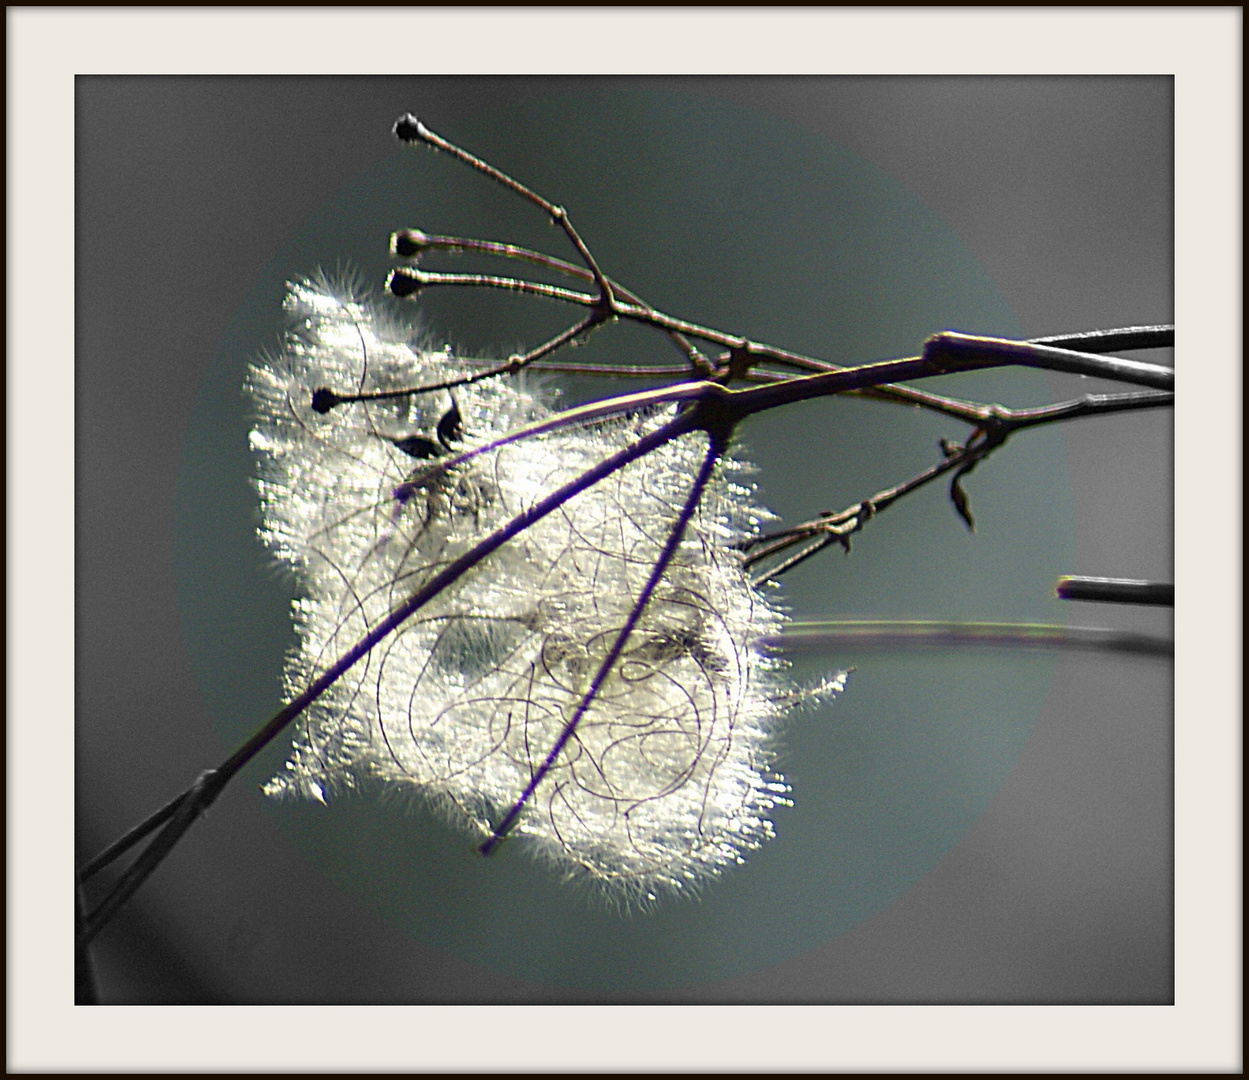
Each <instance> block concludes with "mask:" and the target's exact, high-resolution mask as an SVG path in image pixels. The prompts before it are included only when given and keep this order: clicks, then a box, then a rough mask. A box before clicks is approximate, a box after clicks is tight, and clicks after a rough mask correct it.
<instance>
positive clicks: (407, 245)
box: [390, 229, 429, 259]
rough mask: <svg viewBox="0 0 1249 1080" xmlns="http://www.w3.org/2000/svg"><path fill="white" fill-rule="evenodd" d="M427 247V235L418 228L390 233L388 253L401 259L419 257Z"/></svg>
mask: <svg viewBox="0 0 1249 1080" xmlns="http://www.w3.org/2000/svg"><path fill="white" fill-rule="evenodd" d="M427 247H429V237H428V236H427V235H426V234H425V233H423V232H421V230H420V229H402V230H400V231H399V232H396V233H391V235H390V253H391V254H392V255H397V256H398V257H399V258H401V259H415V258H419V256H420V254H421V252H422V251H424V250H425V249H426V248H427Z"/></svg>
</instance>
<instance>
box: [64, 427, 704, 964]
mask: <svg viewBox="0 0 1249 1080" xmlns="http://www.w3.org/2000/svg"><path fill="white" fill-rule="evenodd" d="M695 426H697V425H696V423H695V414H694V413H693V412H691V411H686V412H683V413H681V414H679V415H678V416H677V417H676V418H675V419H674V420H671V421H669V422H668V423H667V424H665V425H663V426H662V427H660V428H657V429H656V430H655V431H653V432H651V433H650V434H649V435H646V436H643V437H642V438H641V439H639V440H638V441H637V442H635V443H633V444H631V445H630V446H627V447H625V448H624V449H623V450H620V451H618V452H617V453H615V454H613V455H611V456H610V457H608V458H606V459H604V460H603V461H601V462H600V463H599V464H598V465H596V466H595V467H594V468H592V469H590V470H588V471H586V472H585V473H582V475H581V476H579V477H577V478H576V479H575V480H572V481H569V482H568V483H567V484H565V485H563V486H562V487H560V488H558V489H557V490H555V491H553V492H551V494H549V495H547V496H546V497H545V498H543V499H541V500H540V501H539V502H537V503H535V504H534V505H533V506H531V507H530V508H529V509H528V510H525V511H523V512H522V513H520V514H518V515H516V517H514V518H513V519H512V520H511V521H509V522H508V523H507V524H506V525H504V526H503V527H501V528H500V529H498V530H496V531H495V532H493V533H492V534H491V535H490V536H488V537H486V538H485V539H484V540H482V541H481V542H480V543H478V544H476V545H475V546H474V547H472V548H471V549H470V550H469V551H467V552H465V553H464V554H463V555H461V556H460V557H459V558H458V559H455V560H454V561H452V562H450V563H448V564H447V566H445V567H444V568H443V569H442V570H440V571H439V572H438V573H437V574H435V575H434V577H432V578H431V579H430V580H429V581H428V582H427V583H426V584H425V585H423V586H422V587H421V588H420V589H418V590H416V592H414V593H413V594H412V595H411V596H409V597H408V598H407V599H406V600H405V601H404V602H403V603H401V604H400V605H398V606H397V607H396V608H395V609H394V610H393V611H392V612H391V614H390V615H389V616H388V617H387V618H386V619H384V620H382V621H381V622H380V623H379V624H378V625H377V626H376V627H374V628H373V630H371V631H370V632H369V633H368V634H366V635H365V636H364V637H363V638H361V640H360V641H359V642H357V643H356V645H354V646H353V647H352V648H351V649H350V650H348V651H347V652H346V653H345V654H344V655H343V656H341V657H340V658H339V659H338V660H336V661H335V662H334V663H333V664H332V665H330V667H328V668H327V669H326V670H325V671H324V672H323V673H322V674H321V675H320V676H318V677H317V678H316V679H315V680H314V681H313V682H312V683H310V684H309V685H308V686H307V687H306V688H305V689H304V690H303V691H302V692H301V693H300V694H299V695H298V696H297V697H295V698H294V699H292V700H291V702H290V703H289V704H287V705H286V706H285V707H284V708H282V709H280V710H279V711H278V712H277V713H276V714H275V715H274V716H273V718H272V719H270V720H269V722H268V723H266V724H265V725H264V726H263V727H262V728H261V729H260V730H259V731H258V732H256V734H255V735H253V736H252V737H251V738H250V739H248V740H247V741H246V742H245V743H244V744H243V745H242V746H241V747H239V749H238V750H236V751H235V752H234V753H233V754H232V755H230V757H229V758H227V759H226V761H224V762H223V763H222V764H221V765H220V766H218V768H216V769H212V770H209V771H208V772H206V773H204V774H202V775H201V776H200V778H199V779H198V780H196V782H195V783H194V784H193V785H192V786H191V787H190V788H188V789H187V790H186V791H185V792H184V793H183V794H182V795H181V796H179V797H178V799H176V800H175V801H174V803H173V804H172V805H173V807H174V809H173V813H172V814H171V815H169V817H168V821H167V823H166V824H165V826H164V828H163V829H162V830H161V832H159V833H158V834H157V835H156V837H155V839H153V841H152V842H151V844H149V845H148V847H147V848H146V849H144V851H143V853H142V854H141V855H140V856H139V857H138V858H137V859H136V860H135V862H134V863H133V864H131V866H130V867H128V868H127V870H126V872H125V873H124V874H123V875H122V877H121V878H120V879H119V880H118V882H117V884H116V885H115V886H114V887H113V889H112V891H111V892H110V893H109V894H108V895H107V896H106V897H105V899H104V900H103V901H102V902H101V903H100V905H99V906H98V907H97V908H96V910H95V911H93V912H92V913H91V915H90V916H89V917H88V919H87V925H86V928H85V929H84V931H83V933H82V934H80V935H79V938H78V948H79V949H80V950H81V949H83V948H85V947H86V946H87V944H89V943H90V941H91V939H92V938H93V937H94V936H95V935H96V934H97V933H98V932H99V931H100V929H101V928H102V927H103V926H104V925H106V924H107V922H108V921H109V920H110V919H111V918H112V916H113V915H114V914H116V912H117V911H118V910H119V909H120V908H121V906H122V904H124V903H125V902H126V901H127V900H128V899H129V898H130V897H131V896H133V895H134V893H135V891H136V890H137V889H138V888H139V886H140V885H142V884H143V882H144V881H146V880H147V878H148V877H149V876H151V874H152V872H153V871H154V870H155V869H156V868H157V867H158V866H159V865H160V863H161V862H162V861H163V860H164V859H165V857H166V856H167V855H168V854H169V852H170V851H172V850H173V847H174V845H175V844H176V843H177V842H178V841H179V840H180V839H181V838H182V836H183V834H184V833H186V831H187V830H188V829H189V828H190V827H191V825H193V824H194V823H195V821H196V820H197V819H198V818H199V816H200V815H201V814H202V813H203V812H204V811H205V810H206V809H207V808H208V806H210V805H211V804H212V802H213V801H214V800H215V799H216V798H217V796H218V795H220V793H221V791H222V790H223V789H224V788H225V786H226V784H228V783H229V782H230V780H232V779H233V778H234V776H235V775H236V774H237V773H238V772H239V770H240V769H242V768H243V767H244V766H245V765H246V764H247V763H248V762H250V761H251V760H252V758H254V757H255V756H256V754H258V753H259V752H260V751H261V750H262V749H263V748H264V747H265V746H267V745H268V744H269V743H270V742H272V741H273V739H274V738H276V737H277V736H278V735H279V734H280V733H281V732H282V731H283V730H284V729H285V728H286V727H287V726H288V725H289V724H290V723H291V722H292V721H293V720H295V719H296V717H298V716H299V715H301V714H302V713H303V712H304V710H305V709H307V708H308V706H309V705H311V704H312V703H313V702H314V701H316V700H317V699H318V698H319V697H320V696H321V695H322V694H323V693H325V691H326V690H327V689H329V687H330V686H332V685H333V684H334V683H335V682H337V681H338V680H339V679H340V678H341V677H342V676H343V674H344V673H346V672H347V671H348V670H349V669H350V668H352V667H353V666H355V664H356V663H357V662H358V661H359V660H360V659H362V658H363V657H364V656H367V655H368V654H369V653H370V652H372V650H373V649H374V648H375V647H376V646H377V645H378V644H379V643H380V642H381V641H383V640H384V639H385V638H386V637H388V636H389V635H390V634H391V633H392V632H393V631H394V630H395V629H396V628H398V627H399V626H400V625H402V624H403V623H404V622H406V621H407V620H408V619H409V618H410V617H411V616H412V615H413V614H415V613H416V612H417V611H418V610H420V608H422V607H424V606H425V604H427V603H428V602H429V601H430V600H432V599H434V597H436V596H438V595H439V594H440V593H441V592H442V591H443V590H444V589H445V588H447V586H449V585H451V584H452V583H453V582H455V581H457V580H459V578H460V577H462V576H463V575H464V574H465V573H467V572H468V571H469V570H471V569H472V568H473V567H474V566H476V565H477V564H478V563H479V562H481V561H482V560H483V559H485V558H486V557H487V556H488V555H490V554H491V553H492V552H494V551H496V550H497V549H498V548H499V547H501V546H502V545H503V544H505V543H507V542H508V541H509V540H511V539H512V537H514V536H516V535H517V534H518V533H520V532H523V531H524V530H525V529H527V528H529V527H530V526H531V525H533V524H534V523H535V522H537V521H540V520H542V518H544V517H546V516H547V514H550V513H551V512H552V511H554V510H557V509H558V508H559V507H560V506H562V505H563V504H564V503H566V502H567V501H568V500H569V499H571V498H573V497H574V496H575V495H578V494H579V493H580V492H582V491H585V490H586V489H587V488H590V487H592V486H594V485H595V484H597V483H598V482H599V481H601V480H603V479H605V478H606V477H608V476H610V475H612V473H614V472H617V471H618V470H620V469H622V468H624V466H626V465H627V464H629V462H631V461H635V460H637V459H638V458H640V457H644V456H645V455H646V454H649V453H650V452H651V451H652V450H655V449H656V448H658V447H660V446H663V445H665V444H666V443H668V442H669V441H671V440H672V439H674V438H676V437H677V436H678V435H682V434H684V433H686V432H687V431H690V430H691V429H692V428H694V427H695ZM161 813H163V811H158V812H157V814H156V815H153V817H152V818H149V819H148V821H149V822H150V821H152V820H153V819H155V818H157V817H159V816H160V815H161ZM135 831H136V830H131V834H133V833H134V832H135ZM149 831H150V829H149ZM131 834H128V835H131ZM112 847H113V848H115V847H117V845H112ZM91 862H92V863H99V862H100V857H99V856H97V858H96V859H93V860H91ZM89 865H90V864H89Z"/></svg>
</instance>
